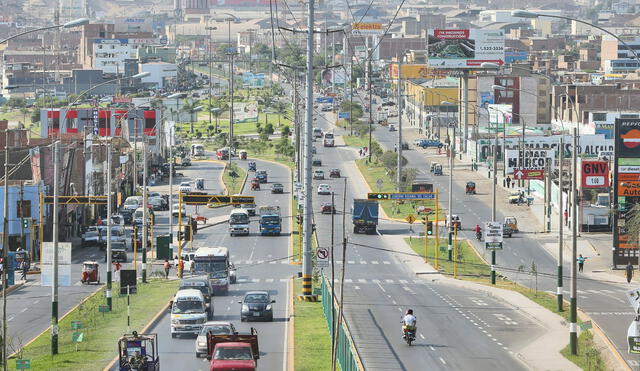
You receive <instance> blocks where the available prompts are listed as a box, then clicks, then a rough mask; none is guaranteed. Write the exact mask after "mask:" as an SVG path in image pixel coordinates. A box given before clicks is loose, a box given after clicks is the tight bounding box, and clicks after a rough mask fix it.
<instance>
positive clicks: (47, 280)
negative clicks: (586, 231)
mask: <svg viewBox="0 0 640 371" xmlns="http://www.w3.org/2000/svg"><path fill="white" fill-rule="evenodd" d="M41 278H42V286H51V285H52V282H53V242H43V243H42V274H41ZM58 285H60V286H71V242H58Z"/></svg>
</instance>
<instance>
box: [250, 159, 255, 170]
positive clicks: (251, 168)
mask: <svg viewBox="0 0 640 371" xmlns="http://www.w3.org/2000/svg"><path fill="white" fill-rule="evenodd" d="M249 171H256V163H255V162H254V161H251V162H249Z"/></svg>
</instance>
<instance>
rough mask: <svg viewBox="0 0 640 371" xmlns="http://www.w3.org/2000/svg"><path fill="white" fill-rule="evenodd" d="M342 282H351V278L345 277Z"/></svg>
mask: <svg viewBox="0 0 640 371" xmlns="http://www.w3.org/2000/svg"><path fill="white" fill-rule="evenodd" d="M344 282H345V283H351V282H353V280H352V279H350V278H345V279H344Z"/></svg>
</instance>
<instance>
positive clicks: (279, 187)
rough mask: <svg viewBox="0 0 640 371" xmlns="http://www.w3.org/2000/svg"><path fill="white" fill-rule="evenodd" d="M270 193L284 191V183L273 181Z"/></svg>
mask: <svg viewBox="0 0 640 371" xmlns="http://www.w3.org/2000/svg"><path fill="white" fill-rule="evenodd" d="M271 193H284V185H283V184H282V183H273V184H272V185H271Z"/></svg>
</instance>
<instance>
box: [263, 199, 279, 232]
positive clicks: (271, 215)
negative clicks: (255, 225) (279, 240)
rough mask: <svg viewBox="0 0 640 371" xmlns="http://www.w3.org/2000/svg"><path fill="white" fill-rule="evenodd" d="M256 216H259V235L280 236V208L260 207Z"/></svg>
mask: <svg viewBox="0 0 640 371" xmlns="http://www.w3.org/2000/svg"><path fill="white" fill-rule="evenodd" d="M258 215H259V216H260V235H262V236H279V235H280V232H282V217H281V216H280V206H260V208H259V209H258Z"/></svg>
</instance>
